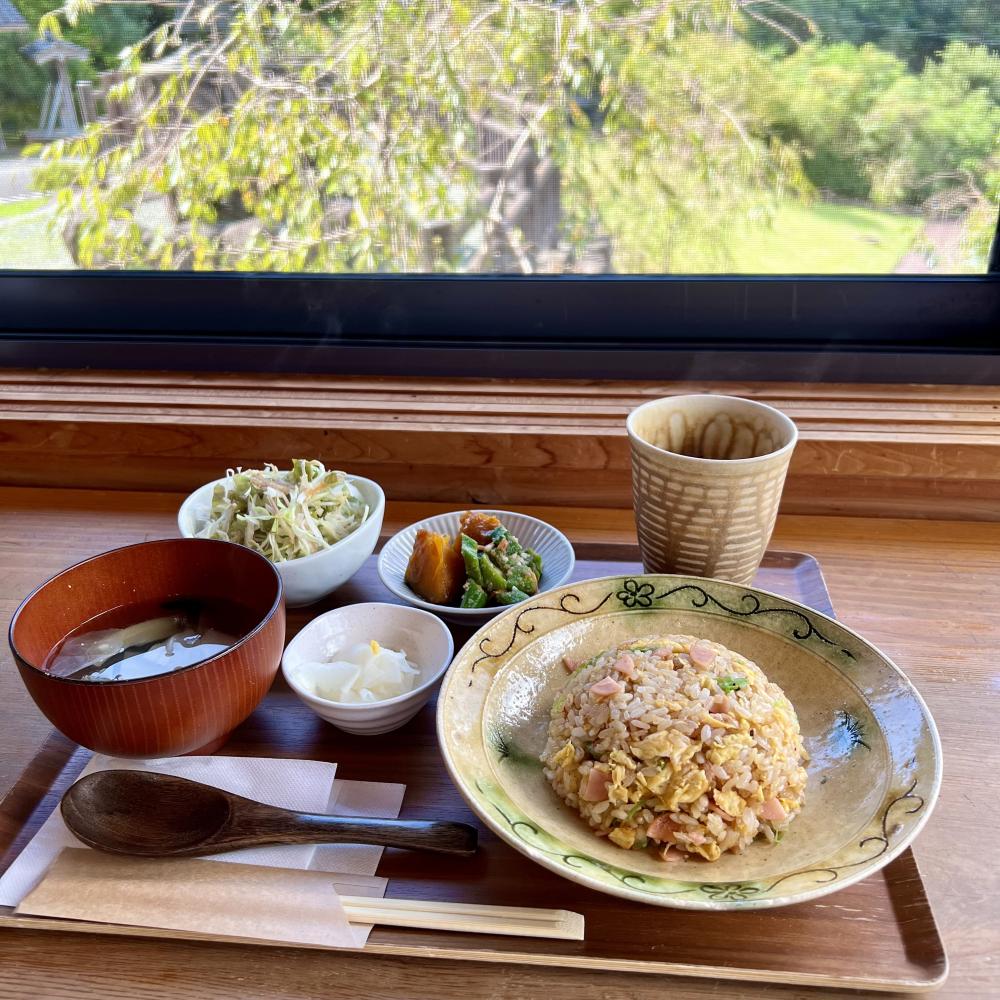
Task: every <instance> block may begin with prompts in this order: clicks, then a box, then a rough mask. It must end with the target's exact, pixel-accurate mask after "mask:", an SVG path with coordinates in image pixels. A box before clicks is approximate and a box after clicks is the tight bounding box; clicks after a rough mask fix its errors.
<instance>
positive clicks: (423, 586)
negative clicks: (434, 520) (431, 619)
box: [406, 528, 465, 604]
mask: <svg viewBox="0 0 1000 1000" xmlns="http://www.w3.org/2000/svg"><path fill="white" fill-rule="evenodd" d="M406 583H407V585H408V586H409V587H410V588H411V589H412V590H413V592H414V593H415V594H417V595H418V596H419V597H422V598H423V599H424V600H425V601H430V603H431V604H457V603H458V601H459V599H460V598H461V596H462V587H463V585H464V584H465V560H464V559H463V558H462V554H461V552H456V551H455V547H454V545H453V544H452V540H451V539H450V538H449V537H448V536H447V535H439V534H437V532H434V531H427V530H426V529H424V528H421V529H420V530H419V531H418V532H417V537H416V540H415V541H414V543H413V555H411V556H410V561H409V563H408V564H407V567H406Z"/></svg>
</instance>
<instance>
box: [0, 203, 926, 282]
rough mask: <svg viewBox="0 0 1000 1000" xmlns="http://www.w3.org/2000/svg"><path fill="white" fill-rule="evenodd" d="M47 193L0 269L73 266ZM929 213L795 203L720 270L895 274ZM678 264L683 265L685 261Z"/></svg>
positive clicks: (17, 215) (12, 224)
mask: <svg viewBox="0 0 1000 1000" xmlns="http://www.w3.org/2000/svg"><path fill="white" fill-rule="evenodd" d="M45 205H46V199H44V198H31V199H27V200H25V201H18V202H8V203H6V204H2V205H0V268H5V267H9V268H72V267H73V266H74V264H73V260H72V258H71V257H70V255H69V253H68V252H67V250H66V247H65V246H64V244H63V242H62V240H61V239H60V238H59V237H58V236H56V235H55V234H53V233H50V232H49V231H48V220H49V218H50V213H49V212H48V211H45V210H44V209H45ZM923 225H924V220H923V219H921V218H919V217H916V216H909V215H892V214H889V213H888V212H878V211H875V210H874V209H870V208H858V207H855V206H852V205H830V204H823V203H816V204H813V205H798V204H793V203H789V204H787V205H784V206H783V207H782V208H780V209H779V210H778V212H777V214H776V216H775V218H774V223H773V225H772V226H769V227H767V228H764V227H763V226H762V225H759V226H756V227H754V226H753V225H752V224H751V223H749V222H748V223H747V225H746V226H745V228H744V229H743V230H742V231H736V232H734V233H733V236H732V239H731V241H730V245H729V248H728V249H729V251H730V254H731V259H732V263H731V264H730V265H729V266H727V267H722V268H719V267H715V268H714V269H713V272H714V273H719V271H720V270H721V271H723V272H724V273H736V274H891V273H892V271H893V269H894V268H895V267H896V265H897V264H898V263H899V261H900V259H901V258H902V256H903V255H904V254H905V253H906V252H907V250H908V249H909V248H910V246H911V245H912V244H913V242H914V241H915V240H916V239H917V237H918V236H919V235H920V232H921V230H922V229H923ZM679 270H683V267H682V268H679Z"/></svg>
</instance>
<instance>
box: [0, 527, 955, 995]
mask: <svg viewBox="0 0 1000 1000" xmlns="http://www.w3.org/2000/svg"><path fill="white" fill-rule="evenodd" d="M577 554H578V556H579V561H578V562H577V565H576V571H575V573H574V579H587V578H589V577H596V576H604V575H609V574H617V573H623V574H624V573H636V572H640V571H641V570H639V567H638V565H637V562H638V552H637V550H636V548H635V547H634V546H627V545H578V546H577ZM755 584H756V585H757V586H759V587H761V588H763V589H765V590H771V591H774V592H775V593H779V594H783V595H785V596H788V597H790V598H792V599H794V600H797V601H800V602H802V603H803V604H808V605H810V606H812V607H814V608H817V609H818V610H820V611H823V612H825V613H826V614H832V613H833V609H832V607H831V604H830V597H829V594H828V592H827V589H826V584H825V582H824V580H823V575H822V573H821V571H820V568H819V565H818V564H817V562H816V561H815V560H814V559H813V558H812V557H811V556H807V555H802V554H799V553H794V552H769V553H768V554H767V557H766V559H765V562H764V565H763V566H762V568H761V571H760V574H759V575H758V577H757V580H756V581H755ZM389 599H390V598H389V596H388V594H387V592H386V591H385V589H384V588H383V587H382V586H381V584H380V583H379V580H378V577H377V575H376V572H375V562H374V558H372V559H370V560H369V561H368V563H367V564H366V566H365V567H364V568H363V569H362V571H361V572H360V573H359V574H358V575H357V576H356V577H355V578H354V579H353V580H352V581H351V582H350V583H349V584H347V585H346V586H345V587H343V588H342V589H341V590H340V591H339V592H338V593H337V594H336V595H334V599H333V600H331V601H329V602H327V603H328V604H329V605H330V606H333V605H334V604H348V603H354V602H356V601H365V600H389ZM319 610H326V608H325V606H324V607H321V608H319V609H317V608H313V609H310V610H309V611H308V612H306V613H302V612H293V613H292V614H291V616H290V622H289V625H290V633H294V632H295V631H297V630H298V629H299V628H301V627H302V625H303V624H304V623H305V622H306V621H307V620H308V619H309V618H311V617H313V616H315V614H317V613H318V611H319ZM454 631H455V639H456V648H457V647H458V644H460V643H463V642H464V641H465V640H466V639H467V638H468V637H469V635H470V634H471V630H467V629H462V628H461V627H458V626H455V627H454ZM222 752H223V753H230V754H240V755H245V756H261V757H264V756H267V757H283V756H288V757H299V758H311V759H316V760H328V761H337V762H338V764H339V769H338V771H337V774H338V776H339V777H343V778H355V779H361V780H383V781H402V782H405V783H406V785H407V791H406V798H405V800H404V805H403V811H402V814H401V815H402V816H404V817H407V818H414V819H421V818H426V819H433V818H442V817H448V818H451V819H459V820H464V821H466V822H472V823H477V820H476V819H475V817H474V816H473V815H472V814H471V812H470V811H469V810H468V809H467V807H466V806H465V803H464V802H463V800H462V799H461V798H460V796H459V795H458V793H457V792H456V791H455V789H454V788H453V787H452V785H451V782H450V781H449V779H448V777H447V775H446V773H445V770H444V767H443V764H442V762H441V758H440V755H439V754H438V750H437V741H436V738H435V732H434V711H433V705H429V706H428V707H427V708H426V709H425V710H424V711H423V712H421V713H420V715H419V716H418V717H417V718H416V719H414V721H413V722H411V723H410V724H409V725H408V726H406V727H405V728H403V729H401V730H398V731H396V732H395V733H391V734H389V735H387V736H384V737H371V738H363V737H361V738H359V737H351V736H348V735H346V734H343V733H341V732H339V731H338V730H336V729H334V728H333V727H332V726H329V725H327V724H326V723H324V722H322V721H321V720H320V719H318V718H317V717H316V716H314V715H313V714H312V713H311V712H310V711H309V710H308V709H306V708H305V707H304V706H303V705H301V704H300V703H299V701H298V700H297V699H296V698H295V696H294V695H293V694H291V692H290V691H289V690H288V689H287V687H286V686H285V685H284V683H283V681H282V680H281V677H280V675H279V678H278V681H277V682H276V684H275V687H274V688H273V689H272V691H271V693H270V694H269V695H268V697H267V698H266V699H265V701H264V702H263V703H262V705H261V706H260V707H259V708H258V709H257V711H256V712H254V714H253V715H252V716H251V717H250V718H249V719H248V720H247V721H246V722H245V723H244V724H243V725H242V726H241V727H240V728H239V729H238V730H237V731H236V733H234V735H233V737H232V739H231V740H230V742H229V743H228V744H227V746H226V747H225V748H224V750H223V751H222ZM89 756H90V753H89V751H85V750H83V749H81V748H80V747H78V746H76V745H75V744H72V743H70V742H68V741H67V740H65V739H64V738H63V737H61V736H59V735H58V734H53V736H52V737H51V738H50V739H49V740H48V742H47V743H46V744H45V745H44V746H43V748H42V750H41V751H40V752H39V754H38V755H37V757H36V758H35V759H34V761H33V762H32V763H31V764H30V765H29V767H28V768H27V769H26V771H25V772H24V774H23V775H22V777H21V779H20V780H19V781H18V783H17V785H15V787H14V788H13V789H12V791H11V792H10V794H9V795H8V796H7V798H6V799H5V800H4V802H3V803H2V804H0V872H2V871H5V870H6V868H7V866H8V865H9V864H10V863H11V861H12V860H13V858H15V857H16V856H17V854H18V853H19V851H20V850H21V848H22V847H23V846H24V845H25V844H26V843H27V842H28V840H30V839H31V837H32V836H33V835H34V833H35V831H36V830H37V829H38V827H39V826H40V825H41V823H42V822H43V821H44V819H45V818H46V817H47V816H48V815H49V813H50V812H51V811H52V809H53V808H54V807H55V806H56V804H57V803H58V800H59V797H60V796H61V795H62V793H63V792H64V791H65V790H66V788H67V787H68V786H69V785H70V784H71V783H72V781H73V780H74V778H75V777H76V775H77V774H78V773H79V772H80V770H81V769H82V768H83V766H84V765H85V764H86V761H87V759H88V758H89ZM477 825H479V824H478V823H477ZM480 844H481V849H480V851H479V852H478V854H477V855H476V856H475V857H474V858H471V859H468V860H464V859H463V860H455V859H452V858H448V859H440V858H435V857H432V856H421V855H417V854H412V853H409V852H405V851H393V850H387V851H386V852H385V855H384V857H383V860H382V864H381V866H380V868H379V874H380V875H384V876H386V877H388V878H389V880H390V881H389V888H388V893H387V895H389V896H394V897H412V898H420V897H423V898H426V899H439V900H442V899H451V900H459V901H465V902H470V903H505V904H510V905H521V906H544V907H563V908H566V909H571V910H577V911H579V912H581V913H583V914H584V915H585V917H586V921H587V934H586V940H585V941H580V942H575V941H545V940H533V939H525V938H504V937H488V936H481V935H461V934H446V933H438V932H431V931H412V930H405V929H396V928H381V927H377V928H375V930H374V931H373V932H372V934H371V937H370V938H369V941H368V944H367V946H366V948H365V951H367V952H371V953H373V954H389V955H407V956H416V957H428V958H451V959H465V960H474V961H485V962H511V963H521V964H529V965H552V966H564V965H566V966H572V967H574V968H592V969H599V970H619V971H628V972H648V973H658V974H669V975H687V976H703V977H709V978H723V979H737V980H749V981H755V982H760V981H767V982H777V983H790V984H799V985H815V986H825V987H841V988H861V989H869V990H892V991H899V990H903V991H914V992H915V991H922V990H930V989H934V988H936V987H937V986H939V985H940V984H941V983H942V982H943V981H944V979H945V977H946V976H947V973H948V961H947V957H946V956H945V952H944V947H943V945H942V943H941V938H940V936H939V934H938V931H937V927H936V925H935V922H934V916H933V914H932V912H931V908H930V904H929V903H928V900H927V895H926V893H925V891H924V885H923V882H922V880H921V877H920V872H919V870H918V869H917V864H916V861H915V860H914V857H913V854H912V852H911V851H910V850H907V851H905V852H904V853H903V854H902V855H901V856H900V857H899V858H897V859H896V860H895V861H894V862H893V863H892V864H890V865H889V866H888V867H886V868H885V869H883V870H882V871H881V872H880V873H879V874H878V875H876V876H873V877H872V878H869V879H867V880H865V881H863V882H860V883H858V884H856V885H853V886H850V887H848V888H846V889H844V890H843V891H842V892H838V893H836V894H835V895H832V896H827V897H825V898H823V899H820V900H817V901H816V902H810V903H804V904H801V905H798V906H792V907H784V908H781V909H776V910H758V911H744V912H738V913H737V912H734V913H713V912H696V911H681V910H670V909H661V908H658V907H648V906H643V905H641V904H637V903H632V902H629V901H626V900H621V899H616V898H613V897H611V896H605V895H603V894H600V893H596V892H593V891H592V890H589V889H585V888H583V887H581V886H578V885H575V884H573V883H571V882H568V881H566V880H564V879H561V878H559V877H558V876H557V875H555V874H554V873H552V872H549V871H547V870H546V869H543V868H540V867H539V866H537V865H535V864H533V863H532V862H531V861H529V860H528V859H527V858H524V857H522V856H521V855H520V854H518V853H516V852H515V851H513V850H512V849H511V848H509V847H508V846H507V845H506V844H504V843H502V842H500V841H499V840H497V838H496V837H494V836H493V835H492V834H491V833H490V832H489V831H488V830H486V829H485V828H483V827H482V826H481V825H480ZM3 926H7V927H11V926H19V927H26V928H32V929H46V928H51V929H57V930H61V931H63V932H66V931H71V930H74V931H85V932H91V933H104V934H120V935H129V936H143V937H161V938H179V937H184V938H187V939H198V938H199V935H197V934H183V935H182V934H179V933H177V932H174V931H158V930H151V929H147V928H135V927H121V926H109V925H98V924H87V923H78V922H72V921H58V920H50V919H45V918H36V917H16V916H14V914H13V911H12V910H11V909H10V908H8V907H0V927H3ZM213 940H219V939H218V938H214V939H213Z"/></svg>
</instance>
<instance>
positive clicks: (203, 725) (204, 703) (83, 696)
mask: <svg viewBox="0 0 1000 1000" xmlns="http://www.w3.org/2000/svg"><path fill="white" fill-rule="evenodd" d="M177 597H200V598H227V599H230V598H234V597H238V600H239V603H240V604H243V605H245V606H246V608H247V610H248V611H249V612H251V613H252V615H253V620H254V621H255V622H256V624H255V626H254V627H253V628H252V629H251V630H250V631H249V632H247V633H246V634H245V635H244V636H243V637H242V638H240V640H239V641H238V642H236V643H235V644H234V645H232V646H230V647H229V648H228V649H225V650H224V651H223V652H221V653H218V654H217V655H215V656H213V657H210V658H209V659H206V660H202V661H201V662H199V663H193V664H191V665H190V666H187V667H181V668H180V669H179V670H175V671H173V672H172V673H169V674H158V675H156V676H153V677H147V678H140V679H136V680H117V681H102V682H100V683H95V682H92V681H86V680H78V679H75V678H72V677H58V676H56V675H54V674H51V673H49V672H48V671H46V670H43V669H42V666H43V664H44V663H45V660H46V658H47V657H48V654H49V653H50V652H51V650H52V649H54V648H55V647H56V645H57V644H58V643H59V642H60V641H61V640H62V639H63V638H65V636H67V635H68V634H69V633H70V632H72V631H73V630H74V629H76V628H78V627H79V626H81V625H83V624H84V623H85V622H88V621H90V620H91V619H93V618H95V617H96V616H97V615H100V614H102V613H104V612H107V611H111V610H112V609H116V608H121V607H123V606H126V605H129V604H135V603H140V604H141V603H146V602H162V601H164V600H167V599H171V598H177ZM284 644H285V606H284V601H283V600H282V594H281V577H280V576H279V575H278V571H277V570H276V569H275V568H274V566H273V565H272V564H271V563H270V562H268V560H267V559H265V558H264V557H263V556H262V555H259V554H258V553H257V552H254V551H253V550H252V549H248V548H244V547H243V546H242V545H235V544H233V543H232V542H216V541H208V540H206V539H203V538H168V539H164V540H162V541H152V542H141V543H139V544H138V545H127V546H125V547H124V548H120V549H112V550H111V551H110V552H104V553H102V554H101V555H99V556H94V557H93V558H92V559H87V560H85V561H84V562H81V563H77V564H76V565H75V566H71V567H70V568H69V569H66V570H63V572H62V573H60V574H58V575H57V576H54V577H53V578H52V579H51V580H49V581H48V582H47V583H43V584H42V585H41V586H40V587H38V588H37V590H35V591H34V592H33V593H31V594H30V595H29V596H28V597H26V598H25V600H24V602H23V603H22V604H21V606H20V607H19V608H18V609H17V611H16V612H15V613H14V618H13V620H12V621H11V625H10V648H11V650H12V651H13V653H14V660H15V662H16V663H17V668H18V670H19V671H20V674H21V679H22V680H23V681H24V684H25V687H27V689H28V693H29V694H30V695H31V697H32V698H33V699H34V700H35V704H36V705H37V706H38V707H39V708H40V709H41V710H42V712H44V713H45V715H46V716H47V717H48V719H49V721H50V722H51V723H52V724H53V725H54V726H55V727H56V729H58V730H59V731H60V732H62V733H63V734H64V735H66V736H68V737H69V738H70V739H71V740H74V741H76V742H77V743H80V744H82V745H83V746H85V747H89V748H90V749H91V750H96V751H97V752H99V753H106V754H110V755H111V756H114V757H139V758H147V759H148V758H157V757H173V756H177V755H179V754H187V753H205V754H207V753H214V752H215V750H217V749H218V748H219V747H220V746H222V744H223V743H224V742H225V741H226V738H227V736H228V735H229V733H230V731H231V730H232V729H234V728H235V727H236V726H238V725H239V724H240V723H241V722H242V721H243V720H244V719H245V718H246V717H247V716H248V715H249V714H250V713H251V712H252V711H253V710H254V708H255V707H256V706H257V704H258V702H260V700H261V699H262V698H263V697H264V695H266V694H267V691H268V688H270V686H271V682H272V681H273V680H274V676H275V674H276V673H277V672H278V666H279V664H280V662H281V651H282V649H283V647H284Z"/></svg>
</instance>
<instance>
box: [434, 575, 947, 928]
mask: <svg viewBox="0 0 1000 1000" xmlns="http://www.w3.org/2000/svg"><path fill="white" fill-rule="evenodd" d="M652 633H682V634H689V635H696V636H700V637H703V638H708V639H714V640H717V641H718V642H721V643H723V644H724V645H726V646H728V647H730V648H731V649H734V650H737V651H738V652H740V653H743V654H744V655H746V656H749V657H750V658H751V659H753V660H755V661H756V662H757V663H758V665H760V666H761V667H762V668H763V670H764V671H765V673H767V674H768V676H769V677H770V678H771V679H772V680H774V681H776V682H777V683H778V684H780V685H781V686H782V687H783V688H784V690H785V693H786V694H787V695H788V697H789V698H790V699H791V701H792V704H793V705H794V706H795V708H796V710H797V712H798V717H799V722H800V725H801V728H802V733H803V736H804V738H805V743H806V747H807V749H808V750H809V754H810V757H811V760H810V763H809V764H808V766H807V771H808V775H809V780H808V784H807V786H806V799H805V805H804V807H803V810H802V812H801V814H800V815H799V816H798V817H796V819H795V820H794V821H793V822H792V824H791V825H790V827H789V829H788V831H787V833H786V834H785V836H784V838H783V839H782V841H781V842H780V843H778V844H774V845H771V844H767V843H766V842H764V841H762V840H760V841H757V842H755V843H754V844H752V845H751V846H750V848H749V849H748V850H747V851H746V852H745V853H744V854H742V855H733V854H730V855H724V856H723V857H722V858H720V859H719V860H718V861H716V862H712V863H708V862H702V861H698V860H690V861H675V862H673V863H664V862H661V861H658V860H657V859H656V858H655V857H653V856H652V855H650V854H647V853H646V852H644V851H625V850H622V849H620V848H618V847H616V846H615V845H614V844H612V843H610V842H608V841H607V840H606V839H604V838H598V837H596V836H594V834H592V833H591V832H590V829H589V827H587V825H586V824H585V823H584V821H583V820H581V819H580V818H579V817H578V816H577V814H576V813H575V812H574V811H572V810H570V809H569V808H568V807H566V806H565V805H564V804H563V803H562V802H561V800H559V799H558V797H557V796H556V795H555V793H554V792H553V791H552V789H551V787H550V786H549V784H548V782H547V781H546V779H545V776H544V775H543V774H542V769H541V764H540V763H539V760H538V755H539V753H540V752H541V750H542V748H543V747H544V745H545V736H546V730H547V726H548V718H549V710H550V707H551V705H552V702H553V701H554V699H555V697H556V695H557V693H558V691H559V689H560V687H561V686H562V685H563V684H564V683H565V681H566V676H567V675H566V672H565V669H564V667H563V666H562V657H563V656H564V655H569V656H573V657H577V658H579V659H583V658H585V657H588V656H590V655H592V654H594V653H596V652H598V651H600V650H601V649H605V648H608V647H610V646H614V645H615V644H617V643H619V642H622V641H624V640H625V639H628V638H632V637H636V636H642V635H649V634H652ZM437 722H438V737H439V740H440V743H441V749H442V752H443V754H444V759H445V762H446V764H447V766H448V770H449V772H450V774H451V777H452V779H453V780H454V782H455V784H456V785H457V786H458V789H459V790H460V791H461V793H462V794H463V795H464V796H465V798H466V800H467V801H468V802H469V804H470V805H471V807H472V808H473V809H474V810H475V811H476V812H477V813H478V814H479V816H480V817H481V818H482V819H483V820H484V821H485V822H486V823H487V824H488V825H489V826H490V827H492V828H493V830H494V831H496V833H497V834H498V835H499V836H500V837H502V838H503V839H504V840H506V841H507V842H508V843H509V844H511V845H512V846H513V847H515V848H516V849H517V850H519V851H520V852H521V853H522V854H525V855H527V856H528V857H530V858H532V859H533V860H535V861H537V862H538V863H539V864H542V865H544V866H545V867H547V868H551V869H552V870H553V871H555V872H558V873H559V874H560V875H564V876H565V877H566V878H569V879H572V880H573V881H575V882H580V883H582V884H584V885H587V886H590V887H591V888H594V889H598V890H601V891H603V892H608V893H611V894H613V895H616V896H624V897H626V898H629V899H634V900H638V901H640V902H644V903H653V904H655V905H657V906H676V907H684V908H690V909H729V908H755V907H767V906H783V905H786V904H789V903H797V902H802V901H804V900H807V899H814V898H816V897H817V896H823V895H825V894H827V893H830V892H836V891H837V890H838V889H841V888H844V887H845V886H848V885H850V884H851V883H853V882H857V881H858V880H860V879H863V878H865V877H866V876H868V875H871V874H872V873H873V872H875V871H877V870H878V869H879V868H881V867H882V866H884V865H886V864H888V863H889V862H890V861H891V860H892V859H893V858H894V857H896V855H897V854H899V853H900V852H901V851H902V850H903V849H904V848H905V847H906V846H907V844H909V843H910V841H911V840H913V838H914V837H915V836H916V835H917V833H918V832H919V831H920V828H921V827H922V826H923V825H924V823H925V822H926V820H927V817H928V816H929V815H930V812H931V809H932V808H933V806H934V802H935V800H936V799H937V794H938V788H939V786H940V783H941V746H940V742H939V741H938V736H937V731H936V729H935V727H934V721H933V720H932V719H931V716H930V713H929V712H928V710H927V706H926V705H925V704H924V702H923V700H922V699H921V697H920V695H919V694H918V693H917V691H916V690H915V689H914V687H913V685H912V684H910V682H909V681H908V680H907V679H906V677H905V676H904V674H903V673H902V671H900V670H899V668H898V667H896V666H895V665H894V664H893V663H892V662H891V661H890V660H889V659H888V658H887V657H886V656H884V655H883V654H882V653H881V652H879V650H877V649H876V648H875V647H874V646H872V645H871V644H870V643H868V642H866V641H865V640H864V639H862V638H861V637H860V636H859V635H857V634H855V633H854V632H852V631H851V630H850V629H848V628H845V627H844V626H843V625H841V624H839V623H838V622H836V621H834V620H832V619H830V618H827V617H826V616H825V615H821V614H819V613H818V612H816V611H813V610H812V609H810V608H807V607H804V606H803V605H800V604H796V603H794V602H792V601H788V600H785V599H784V598H782V597H778V596H776V595H774V594H769V593H766V592H765V591H760V590H752V589H749V588H746V587H740V586H736V585H733V584H727V583H721V582H719V581H716V580H703V579H697V578H692V577H679V576H638V577H634V578H632V577H604V578H602V579H599V580H589V581H587V582H583V583H576V584H571V585H569V586H565V587H562V588H560V589H558V590H554V591H550V592H549V593H546V594H542V595H540V596H539V597H537V598H534V599H532V600H531V601H530V602H524V603H523V604H520V605H517V606H515V607H513V608H511V609H510V610H509V611H507V612H506V613H504V614H502V615H500V616H499V617H497V618H495V619H494V620H493V621H491V622H490V623H489V624H487V625H485V626H484V627H483V628H481V629H480V630H479V631H478V632H477V633H476V634H475V635H474V636H473V637H472V639H470V640H469V642H468V643H467V644H466V646H465V647H464V648H463V649H462V651H461V652H460V653H459V654H458V656H457V657H456V659H455V662H454V663H453V664H452V666H451V669H450V670H449V672H448V674H447V675H446V677H445V681H444V684H443V686H442V689H441V696H440V699H439V702H438V717H437Z"/></svg>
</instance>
